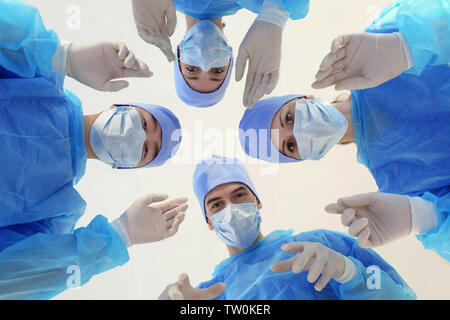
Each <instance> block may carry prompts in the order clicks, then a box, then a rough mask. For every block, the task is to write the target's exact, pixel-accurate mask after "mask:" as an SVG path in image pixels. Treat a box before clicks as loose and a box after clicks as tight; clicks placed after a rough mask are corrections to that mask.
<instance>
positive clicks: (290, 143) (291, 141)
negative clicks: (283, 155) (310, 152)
mask: <svg viewBox="0 0 450 320" xmlns="http://www.w3.org/2000/svg"><path fill="white" fill-rule="evenodd" d="M286 147H287V149H288V150H289V152H291V153H293V152H294V151H295V148H296V143H295V140H294V139H289V140H288V142H287V144H286Z"/></svg>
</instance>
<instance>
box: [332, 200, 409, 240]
mask: <svg viewBox="0 0 450 320" xmlns="http://www.w3.org/2000/svg"><path fill="white" fill-rule="evenodd" d="M325 210H326V211H327V212H329V213H334V214H341V222H342V224H343V225H344V226H346V227H348V233H349V234H350V235H351V236H353V237H357V238H358V244H359V246H360V247H361V248H374V247H379V246H382V245H384V244H386V243H388V242H391V241H394V240H397V239H399V238H402V237H405V236H407V235H409V234H410V233H411V225H412V222H411V221H412V217H411V208H410V204H409V200H408V196H403V195H398V194H388V193H381V192H372V193H366V194H360V195H356V196H353V197H348V198H341V199H339V200H338V202H337V203H332V204H329V205H327V206H326V207H325Z"/></svg>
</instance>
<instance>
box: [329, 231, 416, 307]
mask: <svg viewBox="0 0 450 320" xmlns="http://www.w3.org/2000/svg"><path fill="white" fill-rule="evenodd" d="M322 238H323V242H322V243H323V244H324V245H326V246H327V247H329V248H330V249H333V250H335V251H337V252H339V253H341V254H342V255H344V256H347V257H348V258H349V259H350V260H352V262H353V263H354V265H355V267H356V269H357V272H356V276H355V277H354V278H353V279H352V280H350V281H348V282H346V283H342V284H341V283H339V282H337V281H335V280H331V281H330V282H329V284H328V285H330V286H331V287H332V288H333V290H334V292H335V293H336V295H337V297H338V298H339V299H340V300H375V299H376V300H413V299H417V296H416V294H415V293H414V291H413V290H412V289H411V288H410V287H409V286H408V285H407V283H406V282H405V281H404V280H403V279H402V278H401V277H400V275H399V274H398V273H397V271H395V269H394V268H393V267H392V266H390V265H389V264H388V263H387V262H386V261H384V260H383V259H382V258H381V257H380V256H379V255H378V254H377V253H376V252H375V251H373V250H371V249H364V248H361V247H359V246H358V243H357V241H356V240H355V239H353V238H350V237H348V236H347V235H345V234H340V233H337V232H326V233H324V234H323V236H322Z"/></svg>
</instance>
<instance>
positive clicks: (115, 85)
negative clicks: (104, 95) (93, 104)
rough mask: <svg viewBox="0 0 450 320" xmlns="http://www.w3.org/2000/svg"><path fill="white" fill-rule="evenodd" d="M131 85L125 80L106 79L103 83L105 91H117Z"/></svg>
mask: <svg viewBox="0 0 450 320" xmlns="http://www.w3.org/2000/svg"><path fill="white" fill-rule="evenodd" d="M129 85H130V84H129V83H128V81H125V80H117V81H106V82H105V84H104V85H103V91H108V92H116V91H120V90H122V89H125V88H127V87H128V86H129Z"/></svg>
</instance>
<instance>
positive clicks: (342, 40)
mask: <svg viewBox="0 0 450 320" xmlns="http://www.w3.org/2000/svg"><path fill="white" fill-rule="evenodd" d="M351 38H352V37H351V35H350V34H346V35H340V36H339V37H337V38H336V39H334V40H333V42H332V43H331V52H337V51H338V50H339V48H342V47H345V46H346V45H347V44H349V42H350V40H351Z"/></svg>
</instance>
